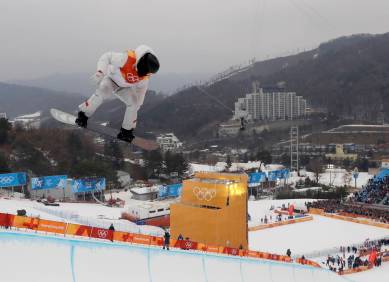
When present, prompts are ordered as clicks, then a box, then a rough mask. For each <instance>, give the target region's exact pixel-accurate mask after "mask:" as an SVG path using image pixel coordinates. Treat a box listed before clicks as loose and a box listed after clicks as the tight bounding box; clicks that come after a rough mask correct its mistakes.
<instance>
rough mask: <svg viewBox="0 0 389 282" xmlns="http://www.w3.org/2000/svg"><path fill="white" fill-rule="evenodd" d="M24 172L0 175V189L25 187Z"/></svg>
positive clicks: (25, 175)
mask: <svg viewBox="0 0 389 282" xmlns="http://www.w3.org/2000/svg"><path fill="white" fill-rule="evenodd" d="M26 183H27V174H26V173H25V172H18V173H6V174H0V188H4V187H13V186H21V185H26Z"/></svg>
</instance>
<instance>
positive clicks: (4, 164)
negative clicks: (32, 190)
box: [0, 152, 11, 173]
mask: <svg viewBox="0 0 389 282" xmlns="http://www.w3.org/2000/svg"><path fill="white" fill-rule="evenodd" d="M8 172H11V170H10V169H9V165H8V159H7V157H6V156H5V155H4V154H3V153H1V152H0V173H8Z"/></svg>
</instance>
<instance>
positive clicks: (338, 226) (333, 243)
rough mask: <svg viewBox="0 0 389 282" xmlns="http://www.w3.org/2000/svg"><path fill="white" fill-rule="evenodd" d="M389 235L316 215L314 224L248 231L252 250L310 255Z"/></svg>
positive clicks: (370, 228)
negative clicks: (288, 251) (289, 251)
mask: <svg viewBox="0 0 389 282" xmlns="http://www.w3.org/2000/svg"><path fill="white" fill-rule="evenodd" d="M385 236H389V230H388V229H384V228H378V227H373V226H367V225H363V224H357V223H352V222H347V221H342V220H336V219H331V218H326V217H323V216H316V215H315V216H314V217H313V220H312V221H307V222H302V223H296V224H291V225H285V226H280V227H277V228H270V229H264V230H260V231H254V232H249V245H250V249H253V250H261V251H267V252H273V253H279V254H285V252H286V250H287V249H288V248H289V249H290V250H291V251H292V255H293V254H294V255H297V254H298V255H299V256H301V255H303V254H305V255H307V254H309V253H312V252H316V251H320V250H326V249H331V248H334V247H340V246H348V245H350V244H359V243H362V242H364V241H365V240H366V239H367V238H369V239H371V240H373V239H376V238H377V239H378V238H382V237H385Z"/></svg>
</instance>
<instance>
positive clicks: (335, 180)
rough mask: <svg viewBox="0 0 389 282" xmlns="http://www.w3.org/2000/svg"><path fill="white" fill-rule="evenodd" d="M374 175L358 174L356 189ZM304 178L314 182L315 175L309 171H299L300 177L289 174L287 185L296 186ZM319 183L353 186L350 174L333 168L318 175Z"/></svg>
mask: <svg viewBox="0 0 389 282" xmlns="http://www.w3.org/2000/svg"><path fill="white" fill-rule="evenodd" d="M373 176H374V175H371V174H369V173H367V172H359V175H358V178H357V183H356V184H357V188H362V186H363V185H366V184H367V182H368V180H369V179H370V178H373ZM306 177H309V178H310V179H311V180H315V179H316V177H315V174H314V173H313V172H310V171H305V170H301V171H300V176H297V173H296V172H292V173H290V177H289V179H288V183H290V184H293V185H294V184H296V183H297V182H298V181H299V180H303V181H304V180H305V178H306ZM319 183H320V184H325V185H328V186H335V187H341V186H344V185H345V184H346V185H347V186H352V187H354V186H355V180H354V178H352V173H351V172H347V171H346V170H345V169H340V168H333V169H326V170H325V171H324V172H323V173H320V174H319Z"/></svg>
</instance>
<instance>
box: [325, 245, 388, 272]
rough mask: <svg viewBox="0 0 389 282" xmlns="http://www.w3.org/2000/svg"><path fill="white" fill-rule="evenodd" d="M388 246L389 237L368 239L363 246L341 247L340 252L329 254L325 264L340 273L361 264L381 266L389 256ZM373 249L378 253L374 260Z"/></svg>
mask: <svg viewBox="0 0 389 282" xmlns="http://www.w3.org/2000/svg"><path fill="white" fill-rule="evenodd" d="M387 246H389V239H382V240H375V241H369V240H366V241H365V243H364V244H363V245H362V246H358V247H356V246H347V247H340V250H339V254H337V255H331V256H330V255H328V256H327V259H326V261H325V265H326V267H328V268H329V269H330V270H331V271H334V272H339V273H342V272H343V271H344V270H346V269H355V268H358V267H361V266H369V265H370V266H375V267H379V266H381V263H382V259H383V257H387V256H389V252H388V251H387ZM373 251H374V252H376V253H377V256H376V257H375V258H374V259H373V260H372V257H371V253H372V252H373ZM323 264H324V262H323Z"/></svg>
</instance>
